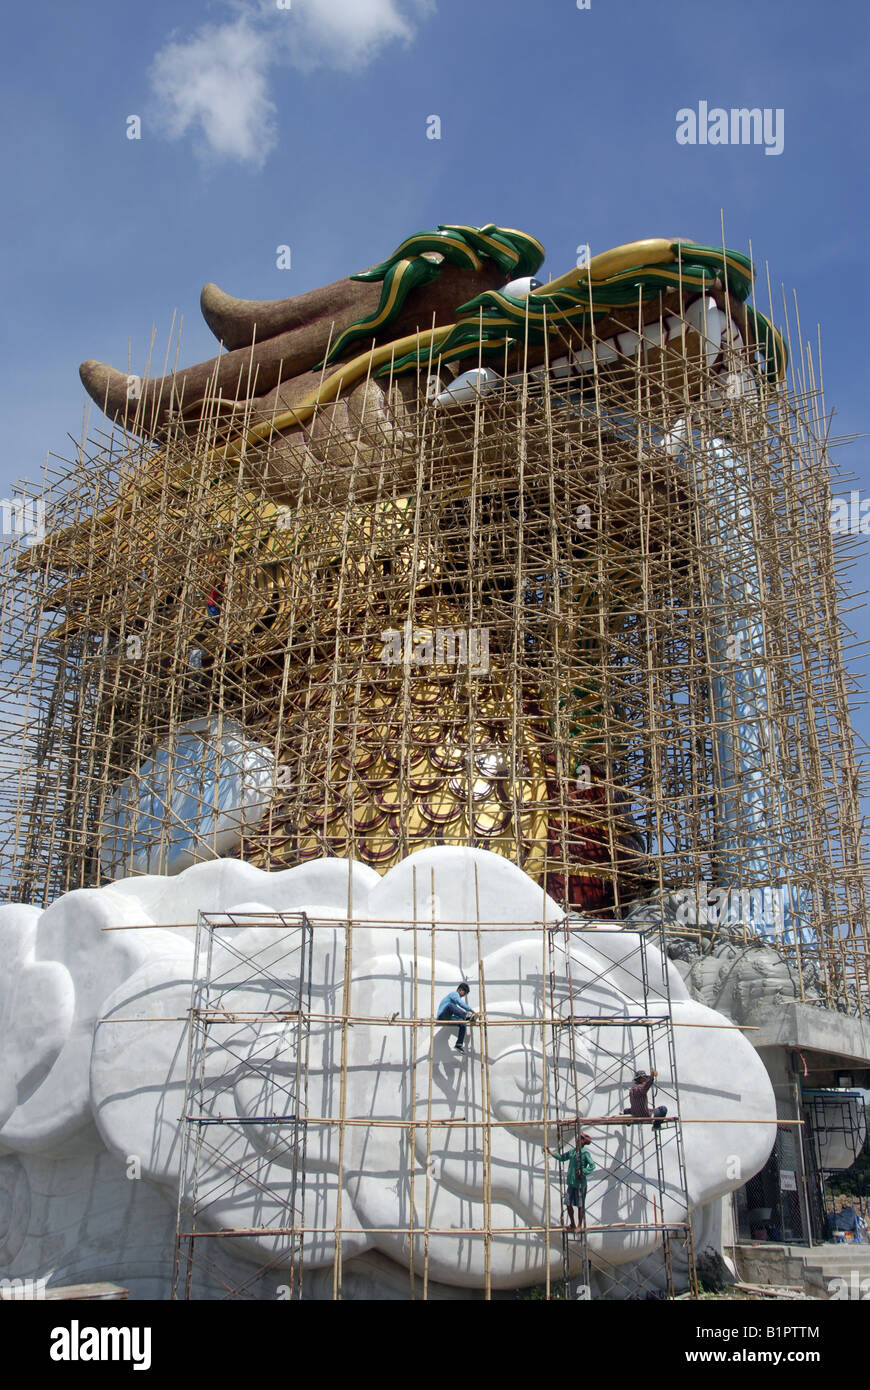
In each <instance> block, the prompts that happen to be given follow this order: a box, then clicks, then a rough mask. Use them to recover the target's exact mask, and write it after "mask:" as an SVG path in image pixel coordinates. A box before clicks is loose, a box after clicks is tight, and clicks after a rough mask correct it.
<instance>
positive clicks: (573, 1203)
mask: <svg viewBox="0 0 870 1390" xmlns="http://www.w3.org/2000/svg"><path fill="white" fill-rule="evenodd" d="M591 1143H592V1140H591V1139H590V1138H589V1135H588V1134H584V1133H583V1132H582V1130H578V1132H577V1138H576V1141H575V1146H574V1148H573V1149H566V1150H565V1152H564V1153H563V1154H557V1153H556V1152H555V1151H554V1150H553V1149H548V1150H547V1153H548V1154H549V1155H550V1157H551V1158H557V1159H558V1160H559V1162H560V1163H567V1164H568V1173H567V1182H566V1184H565V1209H566V1211H567V1213H568V1230H569V1231H576V1229H577V1226H579V1225H580V1222H581V1221H582V1220H583V1209H584V1207H585V1205H586V1178H587V1174H589V1173H593V1172H594V1171H595V1164H594V1163H593V1162H592V1159H591V1158H590V1157H589V1154H588V1153H587V1152H586V1145H587V1144H591ZM575 1207H576V1208H577V1226H575V1225H574V1208H575Z"/></svg>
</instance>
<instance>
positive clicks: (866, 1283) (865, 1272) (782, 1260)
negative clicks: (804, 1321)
mask: <svg viewBox="0 0 870 1390" xmlns="http://www.w3.org/2000/svg"><path fill="white" fill-rule="evenodd" d="M728 1253H729V1254H731V1255H732V1258H733V1259H734V1261H735V1264H736V1266H737V1271H738V1276H739V1278H740V1279H741V1280H744V1281H745V1282H746V1283H749V1284H767V1285H772V1286H774V1287H777V1288H789V1289H797V1290H803V1292H804V1293H806V1294H808V1295H809V1296H810V1297H812V1298H824V1299H834V1298H837V1299H843V1300H849V1301H855V1300H856V1299H861V1300H866V1301H867V1302H870V1245H853V1244H851V1243H849V1244H845V1245H838V1244H834V1243H832V1242H830V1243H825V1244H824V1245H813V1246H809V1247H808V1246H806V1245H773V1244H767V1243H765V1244H763V1245H762V1244H758V1245H737V1246H734V1247H732V1249H731V1250H730V1251H728Z"/></svg>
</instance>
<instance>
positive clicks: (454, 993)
mask: <svg viewBox="0 0 870 1390" xmlns="http://www.w3.org/2000/svg"><path fill="white" fill-rule="evenodd" d="M468 993H469V990H468V985H467V984H466V983H465V981H464V980H463V982H462V984H461V985H457V986H456V988H455V989H452V990H451V991H450V993H449V994H445V996H444V998H443V999H442V1000H441V1003H440V1004H439V1005H438V1015H437V1017H438V1022H439V1023H444V1022H446V1021H447V1020H450V1021H451V1022H452V1021H453V1020H454V1019H456V1020H460V1019H461V1020H462V1027H461V1028H460V1029H459V1030H458V1032H457V1034H456V1042H455V1043H454V1044H453V1051H454V1052H464V1051H465V1024H466V1023H467V1022H468V1021H469V1020H470V1019H473V1018H476V1014H475V1013H474V1010H473V1009H470V1008H469V1007H468V1005H467V1003H466V1002H465V1001H466V999H467V998H468Z"/></svg>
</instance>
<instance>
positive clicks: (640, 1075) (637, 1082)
mask: <svg viewBox="0 0 870 1390" xmlns="http://www.w3.org/2000/svg"><path fill="white" fill-rule="evenodd" d="M657 1076H658V1072H656V1071H654V1072H646V1071H636V1072H635V1074H634V1085H633V1086H631V1087H630V1088H629V1092H628V1109H627V1110H626V1111H625V1112H624V1113H625V1114H626V1115H633V1116H634V1118H635V1119H636V1120H652V1121H653V1133H654V1134H655V1133H657V1132H658V1130H660V1129H661V1127H662V1120H663V1118H664V1117H665V1115H667V1113H668V1107H667V1106H666V1105H657V1106H656V1108H655V1110H653V1111H652V1112H651V1111H650V1108H649V1093H650V1090H651V1088H652V1085H653V1082H654V1081H655V1079H656V1077H657ZM653 1116H655V1118H654V1119H653Z"/></svg>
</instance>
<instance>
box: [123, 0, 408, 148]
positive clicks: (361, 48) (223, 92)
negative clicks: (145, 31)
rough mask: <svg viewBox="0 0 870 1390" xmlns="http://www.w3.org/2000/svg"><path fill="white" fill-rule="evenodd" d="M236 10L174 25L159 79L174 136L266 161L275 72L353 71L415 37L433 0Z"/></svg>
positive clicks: (155, 69)
mask: <svg viewBox="0 0 870 1390" xmlns="http://www.w3.org/2000/svg"><path fill="white" fill-rule="evenodd" d="M233 8H234V10H235V14H234V16H233V18H231V19H228V20H227V21H226V22H224V23H217V24H205V25H202V26H201V27H200V28H199V29H198V30H197V31H196V32H195V33H194V34H192V35H190V36H189V37H177V36H175V35H173V36H172V37H171V38H170V39H169V40H168V41H167V43H166V44H165V45H164V46H163V48H161V49H160V51H159V52H158V53H157V55H156V57H155V59H154V62H153V64H152V67H151V73H150V78H151V85H152V88H153V91H154V95H155V97H156V100H157V117H158V121H159V124H160V126H161V128H162V130H163V132H164V133H165V134H166V135H167V136H168V137H169V138H170V139H180V138H181V137H183V136H191V137H192V138H193V139H194V140H195V141H196V145H197V149H198V152H199V153H201V154H204V155H211V156H214V157H217V158H221V159H232V160H237V161H239V162H240V163H245V164H250V165H253V166H254V167H255V168H260V167H262V165H263V164H264V163H265V160H266V158H267V156H268V154H269V153H270V151H271V150H272V149H273V148H274V146H275V143H276V140H277V129H276V125H275V114H276V108H275V104H274V102H273V101H272V99H271V97H270V80H271V75H272V71H273V70H274V69H276V68H285V69H286V68H288V67H292V68H297V69H300V70H310V69H311V68H314V67H317V66H327V67H333V68H339V69H342V70H345V71H349V70H351V69H354V68H361V67H364V66H366V65H367V64H368V63H370V62H372V61H373V60H374V59H375V58H376V57H377V55H378V53H379V52H380V50H381V49H382V48H383V47H384V46H385V45H386V44H389V43H393V42H395V41H397V40H401V41H404V42H405V43H409V42H410V41H411V40H412V39H413V38H414V36H415V34H416V31H417V30H416V21H417V20H418V19H419V18H420V17H422V16H423V15H424V14H426V13H429V12H431V11H432V10H433V9H434V0H291V8H290V9H289V10H287V9H283V10H281V9H278V7H277V3H276V0H259V3H257V4H244V3H242V4H239V3H236V4H234V6H233Z"/></svg>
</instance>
